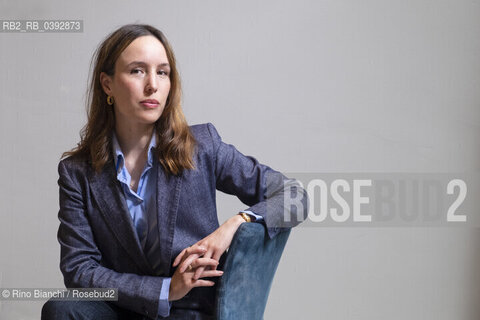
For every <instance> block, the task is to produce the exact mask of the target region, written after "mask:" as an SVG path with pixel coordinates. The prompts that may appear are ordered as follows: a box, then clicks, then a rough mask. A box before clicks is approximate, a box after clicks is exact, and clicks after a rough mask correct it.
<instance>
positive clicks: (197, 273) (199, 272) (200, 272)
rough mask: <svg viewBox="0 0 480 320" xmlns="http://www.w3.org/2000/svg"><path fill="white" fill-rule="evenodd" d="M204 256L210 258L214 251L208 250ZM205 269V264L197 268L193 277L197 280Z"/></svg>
mask: <svg viewBox="0 0 480 320" xmlns="http://www.w3.org/2000/svg"><path fill="white" fill-rule="evenodd" d="M203 257H204V258H207V259H210V258H211V257H212V252H211V251H207V252H206V253H205V254H204V255H203ZM204 270H205V267H203V266H200V267H198V268H197V270H195V274H194V275H193V279H195V280H198V278H200V275H201V274H202V272H203V271H204Z"/></svg>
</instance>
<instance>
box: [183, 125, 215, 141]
mask: <svg viewBox="0 0 480 320" xmlns="http://www.w3.org/2000/svg"><path fill="white" fill-rule="evenodd" d="M190 131H191V132H192V134H193V136H194V137H195V140H196V141H197V142H198V143H205V142H207V143H212V140H213V142H217V141H219V140H220V139H221V138H220V135H219V134H218V131H217V129H216V128H215V126H214V125H213V124H212V123H210V122H207V123H200V124H195V125H191V126H190Z"/></svg>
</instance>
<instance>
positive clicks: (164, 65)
mask: <svg viewBox="0 0 480 320" xmlns="http://www.w3.org/2000/svg"><path fill="white" fill-rule="evenodd" d="M134 65H135V66H146V65H147V63H145V62H143V61H132V62H130V63H129V64H127V67H130V66H134ZM158 66H159V67H170V65H169V64H168V63H167V62H164V63H160V64H159V65H158Z"/></svg>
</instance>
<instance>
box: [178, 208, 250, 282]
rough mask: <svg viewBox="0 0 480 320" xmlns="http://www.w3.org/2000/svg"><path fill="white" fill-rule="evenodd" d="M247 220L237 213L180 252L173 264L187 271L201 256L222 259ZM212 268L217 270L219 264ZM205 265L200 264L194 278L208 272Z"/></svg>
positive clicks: (181, 270)
mask: <svg viewBox="0 0 480 320" xmlns="http://www.w3.org/2000/svg"><path fill="white" fill-rule="evenodd" d="M243 222H245V220H243V218H242V217H241V216H240V215H238V214H236V215H235V216H233V217H231V218H230V219H228V220H227V221H225V222H224V223H223V224H222V225H221V226H220V227H219V228H218V229H217V230H215V231H214V232H213V233H211V234H210V235H208V236H207V237H205V238H203V239H202V240H200V241H198V242H197V243H195V244H194V245H192V246H191V247H189V248H186V249H184V250H182V252H180V254H179V255H178V256H177V257H176V258H175V261H174V262H173V266H174V267H175V266H177V265H179V268H178V269H177V270H179V271H180V273H182V272H185V270H187V268H188V266H190V265H191V264H192V263H193V262H194V261H196V260H199V257H201V256H203V258H207V259H210V258H211V259H213V260H215V261H217V262H218V261H220V257H221V256H222V254H223V253H224V252H225V250H227V248H228V247H230V244H231V243H232V239H233V235H234V234H235V232H236V231H237V229H238V227H239V226H240V224H242V223H243ZM209 267H211V269H213V270H215V269H216V267H217V265H215V266H211V265H209ZM204 270H205V266H204V265H202V266H199V267H198V268H197V269H196V271H195V274H194V276H193V279H194V280H197V279H199V278H200V277H201V276H202V273H204V272H206V271H204Z"/></svg>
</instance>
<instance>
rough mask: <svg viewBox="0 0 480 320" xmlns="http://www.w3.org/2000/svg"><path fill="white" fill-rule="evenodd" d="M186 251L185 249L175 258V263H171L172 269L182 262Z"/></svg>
mask: <svg viewBox="0 0 480 320" xmlns="http://www.w3.org/2000/svg"><path fill="white" fill-rule="evenodd" d="M186 250H187V248H185V249H183V250H182V252H180V253H179V254H178V256H177V257H176V258H175V261H173V264H172V266H173V267H176V266H177V265H178V264H179V263H180V261H182V257H183V256H184V255H185V251H186Z"/></svg>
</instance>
